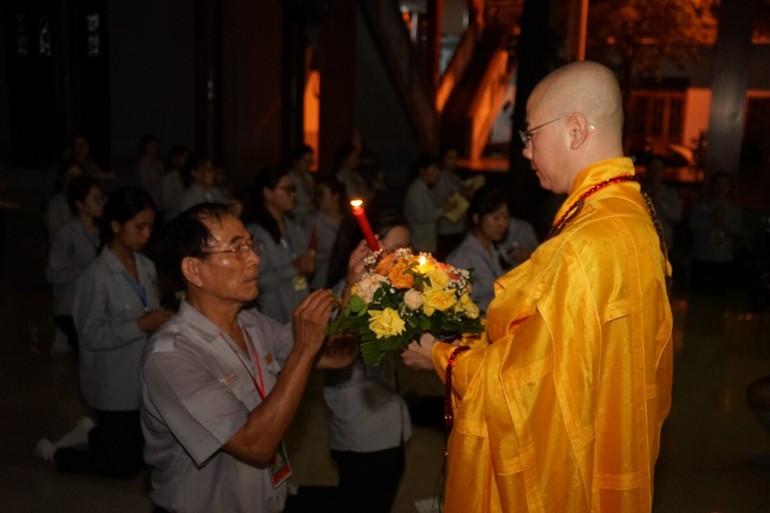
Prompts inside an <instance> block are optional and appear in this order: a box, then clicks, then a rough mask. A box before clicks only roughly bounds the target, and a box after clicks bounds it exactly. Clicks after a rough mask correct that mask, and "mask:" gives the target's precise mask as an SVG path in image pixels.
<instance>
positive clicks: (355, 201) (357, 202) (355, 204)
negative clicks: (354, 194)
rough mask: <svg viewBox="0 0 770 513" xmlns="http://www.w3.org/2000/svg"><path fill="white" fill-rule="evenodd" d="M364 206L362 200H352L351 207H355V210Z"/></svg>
mask: <svg viewBox="0 0 770 513" xmlns="http://www.w3.org/2000/svg"><path fill="white" fill-rule="evenodd" d="M363 204H364V202H363V200H360V199H354V200H350V206H352V207H355V208H358V207H360V206H361V205H363Z"/></svg>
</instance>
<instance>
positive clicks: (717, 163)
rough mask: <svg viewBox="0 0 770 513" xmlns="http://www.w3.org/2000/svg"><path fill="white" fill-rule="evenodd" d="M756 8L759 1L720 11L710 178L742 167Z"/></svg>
mask: <svg viewBox="0 0 770 513" xmlns="http://www.w3.org/2000/svg"><path fill="white" fill-rule="evenodd" d="M755 6H756V0H730V1H727V2H722V4H721V5H720V7H719V34H718V36H717V44H716V57H715V59H716V62H715V66H714V82H713V85H712V88H711V112H710V115H709V129H708V153H707V154H706V175H707V176H711V175H713V174H714V173H717V172H727V173H737V172H738V167H739V165H740V153H741V141H742V140H743V132H744V120H745V117H746V84H747V79H748V69H749V59H750V57H751V31H752V24H753V22H754V17H753V12H754V9H755Z"/></svg>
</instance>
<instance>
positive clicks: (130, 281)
mask: <svg viewBox="0 0 770 513" xmlns="http://www.w3.org/2000/svg"><path fill="white" fill-rule="evenodd" d="M121 274H122V275H123V278H125V280H126V281H127V282H128V284H129V285H130V286H131V288H132V289H133V291H134V292H136V295H137V296H139V300H140V301H141V302H142V305H143V306H144V311H145V312H146V311H148V310H149V308H148V304H149V303H148V301H147V291H146V290H145V289H144V287H142V286H140V285H139V284H138V283H137V282H136V280H134V278H133V277H132V276H131V275H130V274H128V272H127V271H123V272H122V273H121Z"/></svg>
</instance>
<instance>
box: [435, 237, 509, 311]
mask: <svg viewBox="0 0 770 513" xmlns="http://www.w3.org/2000/svg"><path fill="white" fill-rule="evenodd" d="M446 261H447V263H449V264H452V265H453V266H455V267H458V268H461V269H473V302H474V303H476V306H478V307H479V309H480V310H481V311H482V312H486V311H487V307H488V306H489V303H490V302H491V301H492V300H493V299H494V298H495V280H496V279H498V278H499V277H501V276H502V275H503V274H505V272H504V271H503V268H502V266H501V265H500V253H499V252H498V251H497V249H496V248H495V247H494V246H492V254H491V255H490V254H489V253H487V252H486V251H485V250H484V248H483V247H482V246H481V243H480V242H479V240H478V239H477V238H476V237H474V236H473V235H472V234H470V233H469V234H468V235H466V236H465V238H464V239H463V241H462V242H461V243H460V245H459V246H457V247H456V248H455V249H454V251H452V253H450V254H449V256H448V257H447V259H446Z"/></svg>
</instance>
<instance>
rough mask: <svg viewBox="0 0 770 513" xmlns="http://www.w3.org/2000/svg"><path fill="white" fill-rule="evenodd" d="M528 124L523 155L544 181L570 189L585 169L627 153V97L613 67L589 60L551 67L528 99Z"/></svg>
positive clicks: (556, 187) (555, 188)
mask: <svg viewBox="0 0 770 513" xmlns="http://www.w3.org/2000/svg"><path fill="white" fill-rule="evenodd" d="M527 126H528V127H529V131H528V132H526V134H527V135H529V138H530V142H529V143H528V144H527V145H526V146H525V148H524V151H523V155H524V156H525V157H526V158H528V159H529V160H530V161H531V162H532V169H533V170H535V172H536V174H537V176H538V179H539V180H540V185H541V186H542V187H544V188H545V189H548V190H550V191H553V192H557V193H564V192H569V190H570V187H571V185H572V183H573V181H574V178H575V176H577V174H578V173H579V172H580V171H581V170H583V169H585V168H586V167H588V166H589V165H591V164H593V163H595V162H599V161H601V160H607V159H612V158H618V157H622V156H623V99H622V96H621V93H620V87H619V85H618V81H617V79H616V78H615V75H614V73H613V72H612V71H611V70H610V69H608V68H607V67H605V66H603V65H601V64H598V63H596V62H588V61H581V62H573V63H571V64H568V65H566V66H563V67H561V68H559V69H557V70H556V71H554V72H552V73H551V74H550V75H548V76H547V77H545V78H544V79H543V80H542V81H541V82H540V83H538V84H537V86H536V87H535V89H534V90H533V91H532V94H531V95H530V97H529V100H528V101H527Z"/></svg>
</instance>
